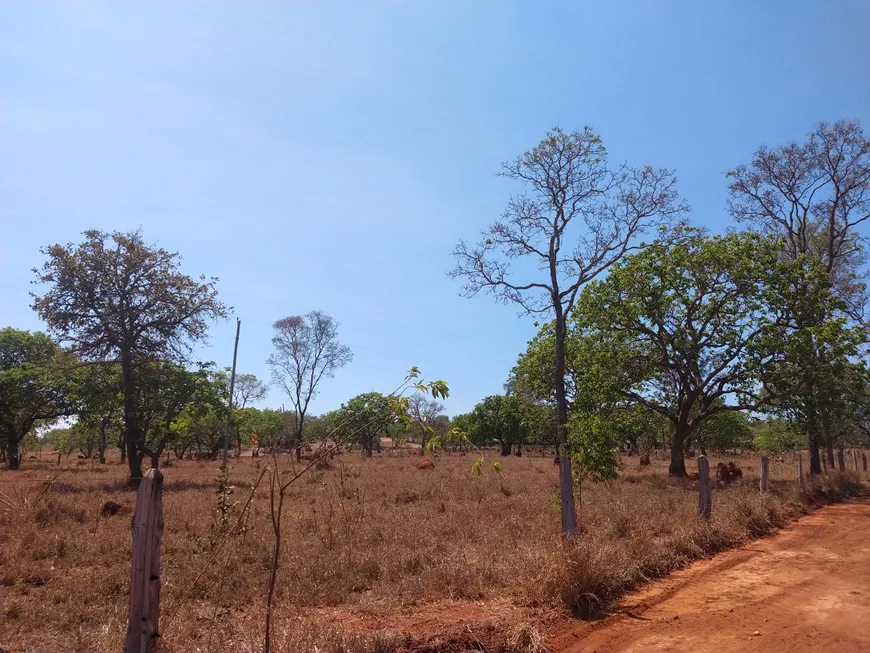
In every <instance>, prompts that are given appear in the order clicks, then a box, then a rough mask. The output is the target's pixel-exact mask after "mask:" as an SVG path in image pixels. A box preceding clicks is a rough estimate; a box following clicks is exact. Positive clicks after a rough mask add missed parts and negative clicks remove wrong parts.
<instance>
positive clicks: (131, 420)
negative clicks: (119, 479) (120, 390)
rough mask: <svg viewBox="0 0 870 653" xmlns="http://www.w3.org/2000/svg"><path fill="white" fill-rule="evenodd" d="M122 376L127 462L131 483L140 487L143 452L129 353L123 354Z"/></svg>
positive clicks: (131, 362)
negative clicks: (140, 448) (140, 445)
mask: <svg viewBox="0 0 870 653" xmlns="http://www.w3.org/2000/svg"><path fill="white" fill-rule="evenodd" d="M121 376H122V378H123V381H124V432H125V435H126V444H127V464H128V465H129V468H130V483H131V484H132V485H134V486H137V487H138V485H139V481H140V480H141V478H142V453H141V452H140V451H139V416H138V415H137V411H136V386H135V382H134V379H133V361H132V359H131V358H130V354H129V353H122V355H121Z"/></svg>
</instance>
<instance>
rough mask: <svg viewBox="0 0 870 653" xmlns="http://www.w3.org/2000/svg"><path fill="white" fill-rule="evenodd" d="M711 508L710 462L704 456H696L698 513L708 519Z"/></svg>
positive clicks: (702, 517)
mask: <svg viewBox="0 0 870 653" xmlns="http://www.w3.org/2000/svg"><path fill="white" fill-rule="evenodd" d="M712 509H713V496H712V494H711V492H710V463H709V462H708V461H707V457H706V456H700V457H699V458H698V515H700V517H701V519H709V518H710V512H711V511H712Z"/></svg>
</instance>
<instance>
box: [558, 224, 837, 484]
mask: <svg viewBox="0 0 870 653" xmlns="http://www.w3.org/2000/svg"><path fill="white" fill-rule="evenodd" d="M802 275H804V276H805V278H807V280H808V283H807V288H808V292H811V293H812V294H814V295H815V296H816V299H815V300H814V301H831V296H830V293H829V290H828V286H827V285H826V284H825V280H824V279H823V278H821V277H820V276H819V274H817V273H814V272H813V270H809V271H807V269H806V268H805V267H804V266H801V265H795V264H793V263H792V262H790V261H787V260H783V259H782V257H781V256H780V255H779V246H778V243H777V242H776V240H775V239H772V238H766V237H762V236H759V235H757V234H752V233H734V234H729V235H725V236H707V235H705V234H704V233H703V232H701V231H699V230H696V229H688V228H686V229H682V230H680V234H679V241H678V242H676V243H673V242H660V241H657V242H656V243H654V244H653V245H652V246H651V247H649V248H648V249H646V250H644V251H643V252H640V253H637V254H635V255H633V256H631V257H629V258H627V259H626V260H625V261H623V262H621V263H620V264H618V265H616V266H615V267H614V268H613V270H612V271H611V273H610V275H609V276H608V278H607V279H606V280H605V281H601V282H594V283H592V284H590V285H589V286H587V288H586V289H584V292H583V296H582V297H581V299H580V301H579V302H578V305H577V308H576V310H575V312H574V314H573V316H572V322H571V328H572V338H574V339H575V340H576V343H575V346H576V348H577V351H578V352H579V353H578V357H579V360H581V361H582V364H579V363H577V362H575V382H576V383H577V386H578V387H577V390H576V393H577V396H582V397H589V396H594V394H595V392H596V388H597V387H598V384H599V383H600V382H605V383H606V384H607V386H608V387H607V388H606V389H605V390H598V391H597V392H598V394H599V395H601V396H602V397H607V396H609V395H610V394H611V391H615V392H616V393H617V394H619V395H620V396H621V397H622V398H623V399H625V400H629V401H631V402H634V403H637V404H640V405H642V406H645V407H646V408H647V409H649V410H652V411H655V412H658V413H659V414H661V415H662V416H664V417H666V418H667V419H668V420H669V421H670V422H671V423H672V425H673V438H672V441H671V465H670V473H671V474H673V475H677V476H684V475H685V474H686V468H685V460H684V447H685V443H686V441H687V439H689V438H690V437H691V436H692V435H693V434H694V432H695V430H696V429H697V428H698V427H699V426H700V425H701V424H702V423H703V422H704V421H706V420H707V419H709V418H711V417H712V416H713V415H715V414H716V413H719V412H723V411H740V410H751V409H757V408H759V407H760V406H763V405H765V404H767V403H769V402H771V401H772V400H773V398H774V397H775V394H773V393H771V392H770V391H769V388H768V387H767V386H766V382H767V380H768V379H769V378H770V375H771V374H773V373H774V372H775V371H776V370H777V369H778V366H781V365H782V363H783V360H784V359H785V353H786V352H787V351H788V348H789V344H788V343H789V342H791V341H792V340H793V339H794V338H795V334H796V333H798V332H799V329H797V328H796V327H795V325H793V323H792V322H791V320H790V317H791V315H792V309H793V305H794V303H795V301H796V299H795V295H794V293H793V291H792V289H793V288H794V287H795V283H796V279H797V278H800V277H801V276H802ZM834 326H835V325H831V327H832V328H834ZM590 361H591V362H593V363H594V364H591V365H590V364H589V362H590ZM578 370H579V371H582V374H578ZM590 380H591V383H590ZM726 398H733V400H734V403H732V404H728V403H726V402H725V401H724V400H725V399H726Z"/></svg>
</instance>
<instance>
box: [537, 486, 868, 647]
mask: <svg viewBox="0 0 870 653" xmlns="http://www.w3.org/2000/svg"><path fill="white" fill-rule="evenodd" d="M622 606H623V610H622V611H621V612H620V613H619V614H616V615H614V616H612V617H610V618H608V619H605V620H603V621H601V622H597V623H583V624H579V625H578V624H576V623H575V624H573V625H570V626H565V627H564V628H562V629H561V630H557V631H556V632H555V633H553V636H552V638H551V645H552V650H553V651H554V653H593V652H597V653H616V652H629V651H630V652H634V651H638V652H639V651H692V652H698V651H715V652H716V653H731V652H739V653H753V652H755V651H759V652H761V651H764V652H765V653H780V652H782V653H809V652H813V653H815V652H817V651H818V652H824V653H851V652H852V651H868V652H870V497H862V498H860V499H855V500H852V501H849V502H846V503H841V504H836V505H832V506H828V507H825V508H822V509H821V510H819V511H818V512H816V513H815V514H813V515H811V516H809V517H804V518H803V519H801V520H800V521H798V522H796V523H794V524H793V525H791V526H789V527H788V528H786V529H784V530H783V531H781V532H780V533H778V534H777V535H775V536H773V537H771V538H768V539H765V540H758V541H755V542H752V543H750V544H748V545H747V546H746V547H744V548H741V549H735V550H733V551H727V552H725V553H722V554H721V555H718V556H716V557H715V558H713V559H712V560H706V561H702V562H698V563H696V564H693V565H692V566H691V567H689V568H688V569H685V570H683V571H679V572H675V573H673V574H671V575H670V576H669V577H668V578H666V579H664V580H662V581H660V582H656V583H653V584H652V585H650V586H649V587H648V588H646V589H644V590H642V591H640V592H638V593H636V594H633V595H631V596H629V597H627V598H626V599H625V600H624V601H623V603H622Z"/></svg>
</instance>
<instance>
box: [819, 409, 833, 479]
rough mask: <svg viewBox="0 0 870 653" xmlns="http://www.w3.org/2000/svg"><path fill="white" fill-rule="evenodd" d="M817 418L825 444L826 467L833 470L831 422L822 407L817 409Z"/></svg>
mask: <svg viewBox="0 0 870 653" xmlns="http://www.w3.org/2000/svg"><path fill="white" fill-rule="evenodd" d="M819 417H820V418H821V422H822V437H823V439H824V443H825V453H826V454H827V456H828V466H829V467H830V468H831V469H833V468H834V435H833V433H832V431H831V420H830V419H829V417H828V409H827V408H826V407H825V406H824V405H822V406H821V407H820V408H819Z"/></svg>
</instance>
